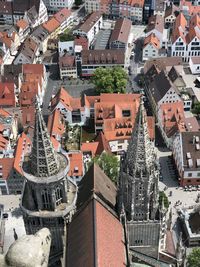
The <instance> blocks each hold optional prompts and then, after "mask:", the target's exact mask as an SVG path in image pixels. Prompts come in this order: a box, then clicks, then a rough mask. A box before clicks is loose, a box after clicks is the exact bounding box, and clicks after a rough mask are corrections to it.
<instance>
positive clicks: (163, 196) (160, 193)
mask: <svg viewBox="0 0 200 267" xmlns="http://www.w3.org/2000/svg"><path fill="white" fill-rule="evenodd" d="M162 201H164V206H165V208H166V209H168V208H169V200H168V197H167V196H166V195H165V193H164V192H163V191H160V192H159V204H160V205H162Z"/></svg>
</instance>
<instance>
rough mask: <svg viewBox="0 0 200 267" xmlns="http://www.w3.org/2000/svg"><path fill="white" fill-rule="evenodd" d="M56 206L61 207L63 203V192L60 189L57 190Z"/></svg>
mask: <svg viewBox="0 0 200 267" xmlns="http://www.w3.org/2000/svg"><path fill="white" fill-rule="evenodd" d="M55 194H56V205H57V206H58V205H60V204H61V203H62V190H61V189H60V187H57V188H56V192H55Z"/></svg>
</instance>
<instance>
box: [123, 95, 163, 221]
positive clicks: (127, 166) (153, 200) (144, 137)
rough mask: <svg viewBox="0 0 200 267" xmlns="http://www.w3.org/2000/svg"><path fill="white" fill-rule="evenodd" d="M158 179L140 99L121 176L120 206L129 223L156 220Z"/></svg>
mask: <svg viewBox="0 0 200 267" xmlns="http://www.w3.org/2000/svg"><path fill="white" fill-rule="evenodd" d="M158 177H159V171H158V165H157V160H156V156H155V152H154V147H153V145H152V143H151V141H150V138H149V134H148V127H147V121H146V112H145V109H144V103H143V98H142V99H141V102H140V107H139V111H138V114H137V117H136V120H135V125H134V129H133V133H132V137H131V140H130V143H129V147H128V150H127V153H126V157H125V159H124V162H123V163H122V168H121V174H120V181H121V182H120V183H121V185H120V187H121V190H122V202H123V204H124V207H125V211H126V212H127V217H128V218H129V220H148V219H154V218H155V215H156V210H157V208H158V195H157V194H158Z"/></svg>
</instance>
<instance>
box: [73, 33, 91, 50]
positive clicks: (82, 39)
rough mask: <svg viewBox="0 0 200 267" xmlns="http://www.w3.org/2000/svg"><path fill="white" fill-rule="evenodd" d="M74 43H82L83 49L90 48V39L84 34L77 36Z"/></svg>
mask: <svg viewBox="0 0 200 267" xmlns="http://www.w3.org/2000/svg"><path fill="white" fill-rule="evenodd" d="M74 45H81V46H82V48H83V50H88V40H87V38H85V37H82V36H77V37H75V38H74Z"/></svg>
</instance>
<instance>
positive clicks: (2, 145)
mask: <svg viewBox="0 0 200 267" xmlns="http://www.w3.org/2000/svg"><path fill="white" fill-rule="evenodd" d="M8 145H9V141H8V140H7V139H5V138H4V137H3V136H2V135H1V134H0V151H2V150H6V149H7V147H8Z"/></svg>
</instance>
